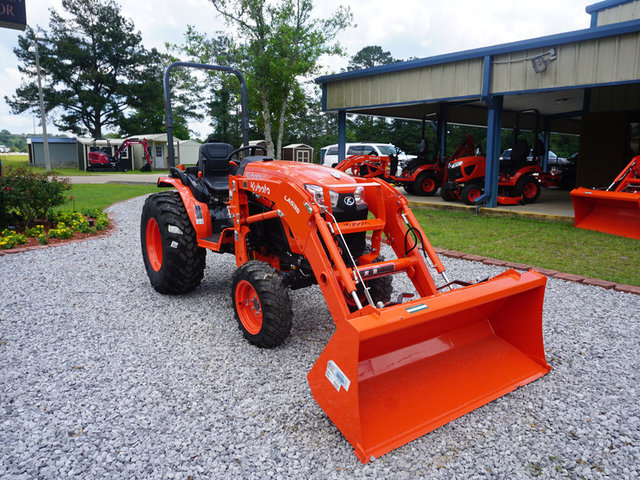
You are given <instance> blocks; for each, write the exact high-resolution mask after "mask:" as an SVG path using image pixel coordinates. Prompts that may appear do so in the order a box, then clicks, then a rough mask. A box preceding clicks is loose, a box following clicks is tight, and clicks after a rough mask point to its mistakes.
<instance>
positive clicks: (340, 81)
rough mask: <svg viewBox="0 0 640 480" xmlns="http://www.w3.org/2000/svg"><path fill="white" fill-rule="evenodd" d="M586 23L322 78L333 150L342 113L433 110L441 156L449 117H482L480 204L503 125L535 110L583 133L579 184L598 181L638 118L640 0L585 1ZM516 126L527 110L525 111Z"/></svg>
mask: <svg viewBox="0 0 640 480" xmlns="http://www.w3.org/2000/svg"><path fill="white" fill-rule="evenodd" d="M586 11H587V13H588V14H590V15H591V26H590V27H589V28H587V29H584V30H577V31H573V32H567V33H562V34H557V35H549V36H545V37H540V38H535V39H531V40H524V41H518V42H513V43H508V44H503V45H497V46H492V47H486V48H479V49H474V50H467V51H463V52H457V53H452V54H446V55H439V56H435V57H429V58H424V59H418V60H413V61H408V62H401V63H395V64H391V65H384V66H380V67H374V68H370V69H365V70H358V71H350V72H345V73H340V74H336V75H328V76H323V77H319V78H318V79H316V82H317V83H319V84H320V85H321V87H322V108H323V110H324V111H326V112H337V113H338V139H339V140H338V141H339V145H340V147H341V150H340V155H339V156H340V158H344V144H345V140H346V115H347V113H350V114H365V115H378V116H388V117H395V118H406V119H416V120H417V119H423V118H425V117H426V116H428V115H431V114H437V115H438V118H439V120H440V122H439V123H440V128H439V132H438V135H439V136H440V142H439V145H440V148H441V149H442V151H441V152H440V154H441V155H442V154H443V152H444V146H445V135H446V128H444V127H443V125H445V124H446V122H453V123H460V124H471V125H486V126H487V127H488V132H487V174H486V178H485V195H484V196H483V197H482V199H481V200H482V201H484V202H486V205H487V206H490V207H494V206H496V204H497V190H498V163H499V155H500V130H501V128H502V127H503V126H505V127H509V128H510V127H511V126H512V125H513V123H514V120H515V115H516V112H518V111H521V110H526V109H531V108H535V109H537V110H539V111H540V113H541V115H542V119H543V124H544V125H543V126H544V131H545V140H546V143H547V149H548V142H549V133H550V132H552V131H553V132H558V133H574V134H581V138H580V163H579V164H578V183H582V184H603V183H606V181H607V180H609V179H610V178H613V177H615V175H616V174H617V173H618V172H619V171H620V169H621V168H622V166H623V165H624V163H625V159H626V158H627V157H628V155H629V152H628V149H629V143H630V142H629V130H630V125H631V124H635V122H640V0H607V1H603V2H599V3H596V4H594V5H591V6H589V7H587V8H586ZM521 123H522V125H521V126H522V128H528V129H532V128H534V125H533V118H532V117H529V118H527V117H526V116H523V119H522V122H521Z"/></svg>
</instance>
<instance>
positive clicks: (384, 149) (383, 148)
mask: <svg viewBox="0 0 640 480" xmlns="http://www.w3.org/2000/svg"><path fill="white" fill-rule="evenodd" d="M320 151H321V155H322V164H323V165H325V166H327V167H335V166H336V165H337V164H338V163H339V161H340V160H339V159H338V145H337V144H334V145H329V146H327V147H324V148H321V149H320ZM346 152H347V157H350V156H351V155H377V156H379V157H388V156H389V155H398V158H399V160H400V163H402V161H403V160H406V159H407V156H406V155H405V154H404V153H403V152H402V151H400V150H398V149H397V148H396V147H394V146H393V145H392V144H390V143H347V144H346Z"/></svg>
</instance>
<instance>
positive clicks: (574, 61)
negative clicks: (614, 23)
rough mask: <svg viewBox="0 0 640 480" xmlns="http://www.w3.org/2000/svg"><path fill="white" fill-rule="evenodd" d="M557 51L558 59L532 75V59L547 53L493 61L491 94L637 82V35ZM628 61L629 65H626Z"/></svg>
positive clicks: (639, 36) (639, 57)
mask: <svg viewBox="0 0 640 480" xmlns="http://www.w3.org/2000/svg"><path fill="white" fill-rule="evenodd" d="M551 47H554V48H555V49H556V55H557V59H556V60H553V61H551V62H549V64H548V66H547V70H546V71H544V72H542V73H535V71H534V70H533V67H532V66H531V57H533V56H536V55H539V54H541V53H543V52H545V51H546V50H548V49H536V50H525V51H521V52H514V53H509V54H505V55H497V56H496V57H495V58H494V70H493V78H492V84H491V90H492V92H494V93H508V92H521V91H530V90H540V89H549V88H563V87H575V86H579V85H589V84H596V83H614V82H625V81H631V80H636V81H637V79H638V78H640V33H639V32H636V33H630V34H627V35H619V36H615V37H608V38H601V39H597V40H589V41H585V42H579V43H571V44H567V45H560V46H559V47H555V46H554V45H549V48H551ZM629 60H631V61H629Z"/></svg>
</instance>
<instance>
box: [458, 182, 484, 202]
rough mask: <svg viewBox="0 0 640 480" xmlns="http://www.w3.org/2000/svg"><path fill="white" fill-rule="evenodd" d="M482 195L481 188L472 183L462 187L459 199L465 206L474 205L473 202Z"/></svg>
mask: <svg viewBox="0 0 640 480" xmlns="http://www.w3.org/2000/svg"><path fill="white" fill-rule="evenodd" d="M480 195H482V188H480V187H479V186H478V185H476V184H474V183H469V184H467V185H465V186H464V188H463V189H462V193H461V194H460V198H461V199H462V201H463V202H464V203H465V204H466V205H475V202H474V200H475V199H476V198H478V197H479V196H480Z"/></svg>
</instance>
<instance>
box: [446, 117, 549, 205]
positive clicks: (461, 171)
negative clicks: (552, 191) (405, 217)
mask: <svg viewBox="0 0 640 480" xmlns="http://www.w3.org/2000/svg"><path fill="white" fill-rule="evenodd" d="M536 112H537V110H536ZM521 113H524V112H519V113H518V115H517V116H516V126H515V128H514V131H513V134H514V140H513V147H512V149H511V155H510V157H509V158H503V159H501V162H500V171H499V177H498V203H499V204H501V205H517V204H518V203H522V204H527V203H534V202H535V201H536V200H538V197H539V196H540V191H541V190H542V185H541V183H540V180H539V176H540V175H541V174H542V167H541V166H540V162H541V159H542V156H543V155H544V152H545V148H544V144H543V143H542V142H541V141H540V139H539V138H538V131H537V130H536V131H535V132H534V138H535V139H536V140H535V145H534V147H533V150H530V148H529V144H528V143H527V141H526V139H524V138H522V137H520V128H519V127H518V125H519V117H520V114H521ZM486 163H487V159H486V157H485V156H483V155H474V156H470V157H462V158H458V159H457V160H455V161H450V162H449V164H448V165H447V181H446V182H445V183H444V184H443V185H442V189H441V190H440V195H441V196H442V198H443V199H444V200H447V201H453V200H462V201H463V202H464V203H465V204H467V205H475V200H477V199H478V198H479V197H480V196H481V195H482V194H483V192H484V184H485V167H486Z"/></svg>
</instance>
